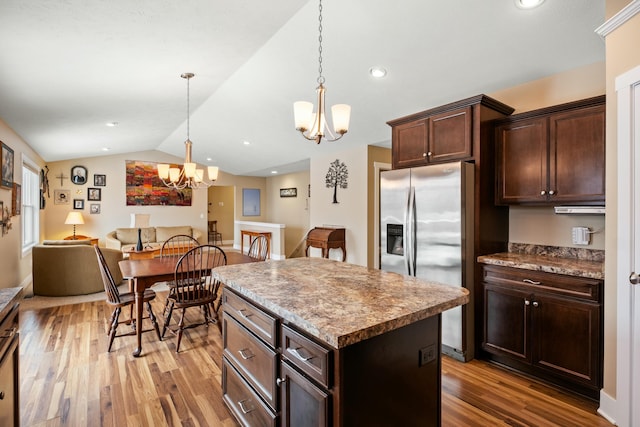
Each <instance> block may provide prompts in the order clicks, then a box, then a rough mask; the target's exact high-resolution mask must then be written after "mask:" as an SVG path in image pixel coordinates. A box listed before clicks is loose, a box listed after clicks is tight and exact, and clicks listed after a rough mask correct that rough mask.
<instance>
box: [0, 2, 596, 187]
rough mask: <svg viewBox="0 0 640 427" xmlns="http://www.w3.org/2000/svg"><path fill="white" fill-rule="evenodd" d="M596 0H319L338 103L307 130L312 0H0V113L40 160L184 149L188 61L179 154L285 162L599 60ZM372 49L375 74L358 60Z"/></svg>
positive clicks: (291, 167) (257, 170)
mask: <svg viewBox="0 0 640 427" xmlns="http://www.w3.org/2000/svg"><path fill="white" fill-rule="evenodd" d="M604 3H605V2H604V0H562V1H555V0H547V1H546V2H544V3H543V4H542V6H540V7H539V8H537V9H533V10H522V9H519V8H517V7H515V5H514V0H484V1H473V0H447V1H441V0H401V1H396V2H393V1H388V0H325V1H324V3H323V12H322V14H323V21H322V27H323V75H324V76H325V78H326V88H327V104H328V105H331V104H335V103H347V104H350V105H351V106H352V116H351V126H350V130H349V133H348V134H347V135H346V136H345V137H344V138H343V139H342V140H340V141H338V142H334V143H329V142H323V143H321V144H320V145H316V144H315V143H313V142H310V141H307V140H304V139H303V138H302V137H301V136H300V135H299V134H297V132H296V131H295V129H294V123H293V107H292V104H293V102H294V101H297V100H308V101H314V102H315V88H316V86H317V83H316V78H317V76H318V2H317V0H314V1H309V2H304V1H300V0H278V1H271V2H266V1H261V0H234V1H220V0H181V1H175V0H135V1H132V0H109V1H106V0H2V1H1V2H0V118H2V119H3V120H4V121H5V122H6V123H7V124H8V125H9V126H10V127H12V128H13V129H14V130H15V131H16V132H17V133H18V134H19V135H20V136H21V137H22V138H23V139H24V140H25V141H26V142H27V143H28V144H29V145H30V146H31V147H33V148H34V149H35V150H36V151H37V152H38V153H39V154H40V155H41V156H42V157H43V158H44V160H45V161H48V162H49V161H56V160H63V159H72V158H80V157H93V156H101V155H105V154H116V153H126V152H133V151H144V150H154V149H157V150H161V151H164V152H167V153H170V154H174V155H176V156H178V157H183V156H184V144H183V142H184V140H185V139H186V132H187V130H186V116H187V91H186V81H185V80H184V79H181V78H180V74H182V73H183V72H193V73H195V74H196V76H195V77H194V78H193V79H192V80H191V81H190V104H191V116H190V117H191V119H190V137H191V140H192V141H193V144H194V145H193V154H194V160H195V161H197V162H198V163H201V164H204V165H218V166H219V167H220V168H221V169H222V170H224V171H226V172H229V173H232V174H236V175H255V176H267V175H269V174H270V171H271V170H272V169H278V170H279V171H280V173H285V172H291V171H296V170H300V169H302V168H304V167H305V166H306V165H307V164H308V159H309V158H310V157H311V156H313V155H314V154H316V153H321V154H329V153H331V152H333V151H335V150H341V149H345V148H349V147H357V146H359V145H367V144H378V145H389V143H390V137H391V132H390V128H389V127H388V126H387V125H386V122H387V121H388V120H391V119H394V118H398V117H401V116H404V115H407V114H411V113H414V112H417V111H421V110H425V109H427V108H431V107H435V106H437V105H441V104H444V103H448V102H452V101H456V100H458V99H462V98H465V97H469V96H473V95H477V94H480V93H490V92H494V91H497V90H500V89H503V88H508V87H511V86H515V85H518V84H521V83H524V82H527V81H531V80H535V79H538V78H542V77H545V76H549V75H552V74H556V73H558V72H562V71H566V70H569V69H572V68H576V67H580V66H583V65H588V64H592V63H595V62H598V61H603V60H604V53H605V52H604V42H603V40H601V39H600V38H599V37H598V36H597V35H596V34H595V33H594V30H595V28H597V27H598V26H599V25H601V24H602V23H603V22H604V7H605V4H604ZM376 65H379V66H383V67H384V68H386V69H387V71H388V74H387V76H386V77H385V78H383V79H380V80H375V79H373V78H372V77H371V76H370V75H369V72H368V71H369V69H370V68H371V67H372V66H376ZM109 122H117V123H118V124H117V126H115V127H108V126H106V123H109ZM245 141H246V142H249V144H248V145H245V143H244V142H245ZM105 148H108V149H109V151H103V149H105ZM207 158H211V159H212V160H211V161H208V160H207Z"/></svg>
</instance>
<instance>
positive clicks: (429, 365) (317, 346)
mask: <svg viewBox="0 0 640 427" xmlns="http://www.w3.org/2000/svg"><path fill="white" fill-rule="evenodd" d="M222 308H223V311H222V340H223V363H222V369H223V372H222V393H223V401H224V402H225V404H226V405H227V407H228V408H229V410H230V411H231V412H232V413H233V414H234V416H235V417H236V419H237V420H238V422H239V423H240V424H242V425H243V426H274V425H276V426H282V427H324V426H333V427H342V426H356V427H359V426H368V427H369V426H371V427H375V426H390V425H398V426H403V427H411V426H415V427H428V426H439V425H440V424H441V408H440V406H441V398H440V389H441V381H440V374H441V360H440V356H441V355H440V347H441V345H440V344H441V342H440V327H441V317H440V315H435V316H432V317H429V318H427V319H423V320H419V321H416V322H415V323H412V324H410V325H407V326H404V327H401V328H399V329H395V330H392V331H389V332H386V333H383V334H380V335H377V336H374V337H371V338H369V339H366V340H363V341H360V342H357V343H354V344H351V345H348V346H346V347H343V348H340V349H334V348H332V347H330V346H328V345H327V344H325V343H323V342H320V341H318V340H316V339H314V338H312V337H310V336H308V335H307V334H305V333H304V332H302V331H301V330H299V329H298V328H296V327H295V325H291V324H289V323H288V322H287V321H285V320H283V319H280V318H278V317H277V316H275V315H273V314H272V313H269V312H268V311H266V310H264V309H262V308H261V307H259V306H257V305H255V304H253V303H252V301H250V300H248V299H245V298H244V297H242V296H241V295H239V294H237V293H235V292H233V291H231V290H229V289H228V288H225V289H224V291H223V294H222Z"/></svg>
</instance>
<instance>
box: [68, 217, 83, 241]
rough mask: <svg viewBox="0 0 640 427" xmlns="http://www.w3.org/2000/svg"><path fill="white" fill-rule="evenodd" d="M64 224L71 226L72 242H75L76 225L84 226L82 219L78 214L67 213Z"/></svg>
mask: <svg viewBox="0 0 640 427" xmlns="http://www.w3.org/2000/svg"><path fill="white" fill-rule="evenodd" d="M64 223H65V224H68V225H73V240H76V225H78V224H84V218H82V214H81V213H80V212H69V214H68V215H67V219H65V220H64Z"/></svg>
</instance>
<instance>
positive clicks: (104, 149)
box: [102, 147, 111, 151]
mask: <svg viewBox="0 0 640 427" xmlns="http://www.w3.org/2000/svg"><path fill="white" fill-rule="evenodd" d="M109 150H111V148H109V147H102V151H109Z"/></svg>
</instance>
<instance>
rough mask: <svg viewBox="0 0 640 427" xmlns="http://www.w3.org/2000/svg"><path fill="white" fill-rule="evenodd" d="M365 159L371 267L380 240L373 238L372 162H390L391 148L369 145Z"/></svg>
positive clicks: (369, 262) (373, 178)
mask: <svg viewBox="0 0 640 427" xmlns="http://www.w3.org/2000/svg"><path fill="white" fill-rule="evenodd" d="M368 154H369V156H368V159H367V205H368V206H367V241H368V242H369V243H368V244H367V267H369V268H373V267H374V265H375V260H374V259H373V257H374V254H375V251H374V248H375V246H377V245H379V244H380V242H379V241H376V240H374V237H375V236H374V234H375V232H374V230H375V229H376V227H378V221H376V220H375V218H376V217H375V210H376V209H378V206H376V205H375V200H376V198H375V190H376V187H375V179H376V177H375V173H376V171H375V168H374V163H376V162H378V163H389V164H390V163H391V149H389V148H382V147H375V146H371V145H370V146H369V149H368Z"/></svg>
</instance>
